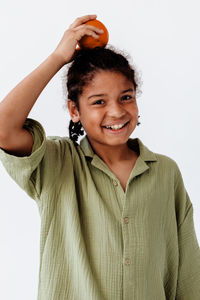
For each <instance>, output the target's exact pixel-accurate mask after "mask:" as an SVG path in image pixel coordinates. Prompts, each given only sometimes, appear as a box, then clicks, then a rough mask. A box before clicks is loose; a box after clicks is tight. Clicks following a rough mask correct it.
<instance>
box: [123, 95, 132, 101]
mask: <svg viewBox="0 0 200 300" xmlns="http://www.w3.org/2000/svg"><path fill="white" fill-rule="evenodd" d="M124 97H129V99H125V100H130V99H132V98H133V97H132V96H129V95H125V96H123V97H122V99H123V98H124Z"/></svg>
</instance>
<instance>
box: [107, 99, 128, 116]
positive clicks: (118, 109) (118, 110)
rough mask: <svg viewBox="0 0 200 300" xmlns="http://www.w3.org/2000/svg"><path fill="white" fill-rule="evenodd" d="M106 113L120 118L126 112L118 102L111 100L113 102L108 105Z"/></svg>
mask: <svg viewBox="0 0 200 300" xmlns="http://www.w3.org/2000/svg"><path fill="white" fill-rule="evenodd" d="M107 114H108V115H109V116H110V117H113V118H116V119H120V118H121V117H123V116H124V115H125V114H126V111H125V109H124V108H123V107H122V106H121V105H120V104H119V103H117V102H114V101H113V103H111V104H110V105H109V106H108V110H107Z"/></svg>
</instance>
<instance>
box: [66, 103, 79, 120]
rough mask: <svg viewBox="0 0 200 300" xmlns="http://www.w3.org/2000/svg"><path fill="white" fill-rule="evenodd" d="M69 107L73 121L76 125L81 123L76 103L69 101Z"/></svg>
mask: <svg viewBox="0 0 200 300" xmlns="http://www.w3.org/2000/svg"><path fill="white" fill-rule="evenodd" d="M67 106H68V110H69V113H70V116H71V119H72V121H73V122H74V123H77V122H79V121H80V115H79V111H78V109H77V107H76V104H75V102H74V101H72V100H71V99H68V101H67Z"/></svg>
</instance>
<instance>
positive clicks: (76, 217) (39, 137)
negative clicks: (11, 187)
mask: <svg viewBox="0 0 200 300" xmlns="http://www.w3.org/2000/svg"><path fill="white" fill-rule="evenodd" d="M96 17H97V16H95V15H87V16H83V17H80V18H77V19H76V20H75V21H74V23H73V24H72V25H71V26H70V27H69V29H68V30H66V31H65V33H64V36H63V38H62V40H61V41H60V43H59V45H58V46H57V48H56V49H55V50H54V52H53V53H52V54H51V55H50V56H49V57H48V58H47V59H46V60H45V61H44V62H43V63H42V64H41V65H40V66H39V67H38V68H36V69H35V70H34V71H33V72H32V73H31V74H30V75H28V76H27V77H26V78H25V79H24V80H23V81H22V82H20V83H19V84H18V85H17V86H16V87H15V88H14V89H13V90H12V91H11V92H10V93H9V94H8V95H7V96H6V98H5V99H4V100H3V101H2V102H1V103H0V147H1V149H0V159H1V162H2V164H3V166H4V167H5V169H6V170H7V172H8V174H9V175H10V176H11V177H12V178H13V179H14V180H15V182H16V183H17V184H18V185H19V186H20V187H21V188H22V189H23V190H24V191H26V193H27V194H28V195H29V196H30V197H31V198H33V199H34V200H35V201H36V202H37V204H38V209H39V212H40V216H41V238H40V270H39V286H38V300H122V299H124V300H133V299H135V300H155V299H156V300H164V299H167V300H175V299H176V300H199V299H200V248H199V245H198V242H197V238H196V233H195V229H194V223H193V206H192V203H191V201H190V198H189V196H188V193H187V191H186V189H185V187H184V183H183V179H182V175H181V172H180V170H179V167H178V165H177V163H176V162H175V161H174V160H173V159H171V158H169V157H168V156H165V155H162V154H158V153H154V152H152V151H151V150H149V149H148V148H147V147H146V146H145V145H144V144H143V143H142V141H141V140H140V139H139V138H134V139H133V138H130V135H131V134H132V132H133V131H134V129H135V128H136V126H137V125H138V124H139V122H138V117H139V116H138V107H137V102H136V93H137V91H138V83H137V79H136V74H135V71H134V69H133V68H132V67H131V66H130V64H129V63H128V61H127V59H126V58H125V57H124V56H123V55H122V54H120V53H117V52H115V51H114V50H112V49H109V47H106V48H95V49H92V50H91V49H85V50H79V51H78V50H76V46H77V42H78V41H79V40H80V39H81V37H82V36H84V35H91V36H93V37H94V38H98V36H99V34H101V33H102V32H101V31H100V30H99V29H97V28H96V27H93V26H90V25H86V24H84V23H85V22H86V21H88V20H90V19H95V18H96ZM68 63H71V65H70V67H69V70H68V74H67V83H66V84H67V89H68V98H69V99H68V109H69V113H70V116H71V121H70V126H69V130H70V131H69V137H58V136H51V137H46V134H45V131H44V129H43V127H42V125H41V124H40V123H39V122H38V121H36V120H33V119H31V118H27V116H28V114H29V112H30V110H31V108H32V107H33V105H34V103H35V102H36V100H37V98H38V96H39V94H40V93H41V92H42V90H43V89H44V87H45V86H46V85H47V83H48V82H49V81H50V79H51V78H52V77H53V76H54V75H55V74H56V73H57V72H58V70H60V69H61V67H63V66H64V65H65V64H68ZM83 130H85V132H86V135H85V136H84V137H83V138H82V139H81V141H80V144H78V143H77V139H78V137H79V136H80V135H83V132H84V131H83Z"/></svg>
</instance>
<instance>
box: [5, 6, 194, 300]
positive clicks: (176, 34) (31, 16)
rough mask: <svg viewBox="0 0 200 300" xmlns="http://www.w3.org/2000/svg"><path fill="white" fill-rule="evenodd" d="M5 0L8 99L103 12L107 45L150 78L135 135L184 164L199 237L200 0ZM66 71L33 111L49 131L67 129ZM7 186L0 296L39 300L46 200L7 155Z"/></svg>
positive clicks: (10, 299) (57, 132)
mask: <svg viewBox="0 0 200 300" xmlns="http://www.w3.org/2000/svg"><path fill="white" fill-rule="evenodd" d="M2 3H3V4H1V5H0V37H1V41H0V43H1V46H0V86H1V89H0V100H3V98H4V97H5V96H6V95H7V94H8V92H9V91H10V90H11V89H12V88H13V87H15V86H16V85H17V83H19V82H20V81H21V80H22V79H23V78H24V77H25V76H27V75H28V74H29V73H30V72H31V71H32V70H33V69H35V68H36V67H37V66H38V65H39V64H41V63H42V62H43V61H44V60H45V59H46V58H47V56H49V55H50V54H51V52H52V51H53V50H54V49H55V48H56V46H57V44H58V43H59V41H60V39H61V38H62V36H63V34H64V31H65V30H66V29H67V28H68V27H69V25H70V24H71V23H72V22H73V21H74V20H75V18H77V17H79V16H82V15H86V14H97V19H99V20H100V21H102V22H103V23H104V24H105V25H106V27H107V29H108V31H109V34H110V38H109V44H111V45H113V46H115V47H117V48H119V49H121V50H124V51H126V52H127V53H128V54H129V55H130V56H131V57H132V63H134V64H135V65H136V67H137V69H138V71H139V72H140V74H141V78H142V81H143V85H142V87H141V89H142V95H141V96H140V97H139V98H138V107H139V114H140V116H141V117H140V119H139V121H140V122H141V125H140V126H137V127H136V129H135V131H134V132H133V133H132V135H131V137H139V138H140V139H141V140H142V141H143V143H144V144H145V145H146V146H147V147H148V148H149V149H150V150H152V151H154V152H157V153H161V154H165V155H168V156H169V157H171V158H173V159H174V160H175V161H176V162H177V164H178V166H179V168H180V170H181V173H182V175H183V179H184V183H185V187H186V189H187V191H188V193H189V196H190V199H191V201H192V203H193V207H194V223H195V229H196V234H197V238H198V241H199V242H200V218H199V212H200V196H199V183H200V175H199V169H200V160H199V158H200V157H199V156H200V139H199V129H200V125H199V112H200V104H199V101H200V88H199V86H200V82H199V81H200V76H199V70H200V58H199V53H200V42H199V28H200V18H199V8H200V7H199V1H198V0H196V1H195V0H190V1H186V0H176V1H174V0H167V1H163V0H151V1H149V0H135V1H133V0H131V1H127V0H124V1H118V2H117V1H113V0H112V1H107V0H101V1H98V2H97V1H94V0H92V1H89V0H84V1H59V0H58V1H54V2H53V1H49V0H48V1H46V0H45V1H39V0H34V1H25V0H18V1H15V2H14V1H10V0H8V1H4V2H2ZM62 72H63V68H62V69H61V70H60V71H59V72H58V73H57V74H56V75H55V76H54V77H53V78H52V80H51V81H50V82H49V84H48V85H47V86H46V88H45V89H44V90H43V92H42V93H41V95H40V96H39V98H38V100H37V102H36V104H35V105H34V107H33V109H32V110H31V112H30V114H29V117H30V118H34V119H36V120H38V121H39V122H40V123H41V124H42V125H43V127H44V129H45V131H46V134H47V136H48V135H57V136H68V124H69V113H68V111H67V110H66V109H63V104H64V101H65V95H64V93H63V88H62V80H61V77H62V74H63V73H62ZM27 101H28V99H27ZM19 110H20V108H19ZM0 189H1V194H0V203H1V209H0V299H4V300H27V299H29V300H35V299H36V297H37V286H38V275H39V238H40V217H39V212H38V208H37V205H36V203H35V202H34V200H32V199H31V198H29V196H27V194H25V192H24V191H23V190H21V189H20V188H19V187H18V186H17V185H16V183H14V182H13V180H12V179H11V178H10V177H9V176H8V174H7V173H6V171H5V170H4V168H3V166H2V164H1V163H0Z"/></svg>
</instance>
